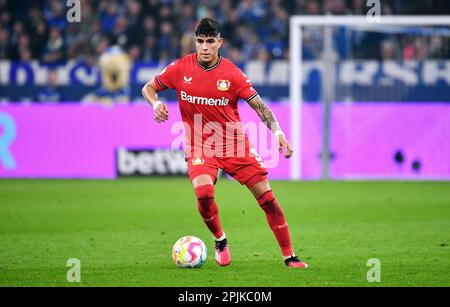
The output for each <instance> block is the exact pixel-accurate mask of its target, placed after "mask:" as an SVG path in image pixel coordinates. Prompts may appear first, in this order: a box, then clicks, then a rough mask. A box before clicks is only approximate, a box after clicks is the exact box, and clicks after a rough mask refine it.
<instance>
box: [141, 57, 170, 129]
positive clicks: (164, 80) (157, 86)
mask: <svg viewBox="0 0 450 307" xmlns="http://www.w3.org/2000/svg"><path fill="white" fill-rule="evenodd" d="M177 63H178V62H173V63H170V64H169V65H167V66H166V67H165V68H164V69H163V70H162V71H161V72H160V73H159V75H157V76H156V77H154V78H153V79H152V80H151V81H150V82H147V84H145V85H144V87H143V88H142V96H144V98H145V100H147V102H148V103H149V104H150V105H151V106H152V107H153V110H155V112H154V115H153V117H154V119H155V121H157V122H158V123H163V122H165V121H167V120H168V119H169V108H168V106H167V104H165V103H163V102H161V101H160V100H159V99H158V92H160V91H164V90H166V89H168V88H171V89H174V88H176V86H177V76H178V65H177Z"/></svg>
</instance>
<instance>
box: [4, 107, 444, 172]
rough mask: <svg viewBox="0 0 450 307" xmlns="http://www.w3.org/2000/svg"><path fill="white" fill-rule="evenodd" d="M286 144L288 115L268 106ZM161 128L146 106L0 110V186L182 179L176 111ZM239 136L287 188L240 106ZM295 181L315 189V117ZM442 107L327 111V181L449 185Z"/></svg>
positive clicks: (266, 138)
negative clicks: (27, 181)
mask: <svg viewBox="0 0 450 307" xmlns="http://www.w3.org/2000/svg"><path fill="white" fill-rule="evenodd" d="M270 107H271V108H272V110H273V111H274V113H275V114H276V116H277V118H278V120H279V122H280V123H281V125H282V128H283V130H284V132H285V133H286V135H287V137H288V139H289V138H290V135H291V133H290V130H289V127H290V107H289V105H288V104H281V103H272V104H270ZM169 109H170V119H169V121H168V122H166V123H164V124H158V123H156V122H155V121H154V120H153V111H152V109H151V108H150V107H149V106H148V105H144V104H142V105H117V106H113V107H109V108H108V107H103V106H97V105H79V104H75V103H74V104H63V105H13V104H11V105H2V106H0V177H2V178H116V177H118V176H134V175H139V176H155V175H184V174H186V171H187V167H186V165H185V162H184V153H183V141H184V137H183V132H184V130H183V129H184V128H183V123H182V122H181V118H180V115H179V110H178V105H177V104H176V103H170V104H169ZM240 114H241V118H242V120H243V122H244V131H245V132H246V134H247V135H248V137H249V139H250V141H251V143H252V144H253V145H254V147H255V148H256V150H257V152H258V154H259V155H260V156H261V157H262V159H263V160H264V163H265V166H266V167H267V168H268V169H269V174H270V178H271V179H289V178H290V174H291V163H290V160H288V159H285V158H284V157H283V156H282V155H280V154H279V153H278V152H277V150H276V146H275V142H274V141H275V140H274V137H273V136H272V135H271V134H270V133H269V132H268V130H267V128H265V126H264V125H263V124H262V123H260V121H259V118H258V116H257V115H256V114H255V112H254V111H253V110H252V109H251V108H250V107H249V106H248V105H247V104H245V103H242V104H241V105H240ZM301 114H302V115H301V125H302V131H301V148H300V151H299V152H296V153H295V154H300V155H301V170H300V171H301V177H302V178H303V179H319V178H320V177H321V174H322V169H321V165H322V164H321V148H322V140H323V134H322V127H323V122H322V109H321V105H319V104H305V105H304V106H303V107H302V113H301ZM449 140H450V104H446V103H413V104H406V103H401V104H396V103H385V104H380V103H360V104H345V103H335V104H334V105H333V108H332V112H331V131H330V151H331V161H330V173H331V177H332V178H334V179H347V178H356V179H359V178H362V179H371V178H377V179H380V178H388V179H389V178H390V179H394V178H414V179H450V158H449V157H450V141H449Z"/></svg>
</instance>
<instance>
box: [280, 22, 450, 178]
mask: <svg viewBox="0 0 450 307" xmlns="http://www.w3.org/2000/svg"><path fill="white" fill-rule="evenodd" d="M289 92H290V102H291V113H290V115H291V118H290V130H291V139H292V143H293V147H294V151H295V153H296V154H295V155H294V156H293V159H292V161H291V178H292V179H295V180H298V179H319V178H320V179H450V159H449V158H448V157H450V141H449V140H450V16H391V17H381V18H380V19H379V20H378V21H372V20H369V19H368V18H366V17H365V16H358V17H356V16H293V17H291V20H290V89H289Z"/></svg>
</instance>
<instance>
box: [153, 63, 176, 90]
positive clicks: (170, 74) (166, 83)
mask: <svg viewBox="0 0 450 307" xmlns="http://www.w3.org/2000/svg"><path fill="white" fill-rule="evenodd" d="M177 68H178V62H173V63H170V64H169V65H167V66H166V67H165V68H164V69H163V70H162V71H161V72H160V73H159V74H158V75H157V76H156V77H155V81H156V82H155V85H156V87H157V90H158V91H163V90H166V89H168V88H171V89H173V88H175V87H176V80H177V70H178V69H177Z"/></svg>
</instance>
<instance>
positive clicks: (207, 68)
mask: <svg viewBox="0 0 450 307" xmlns="http://www.w3.org/2000/svg"><path fill="white" fill-rule="evenodd" d="M195 60H196V61H197V64H198V65H199V66H200V67H201V68H203V70H204V71H210V70H213V69H214V68H216V67H217V66H219V64H220V62H222V56H220V55H219V60H218V61H217V63H216V64H214V65H213V66H211V67H205V66H203V64H202V63H200V61H199V60H198V59H197V57H195Z"/></svg>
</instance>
